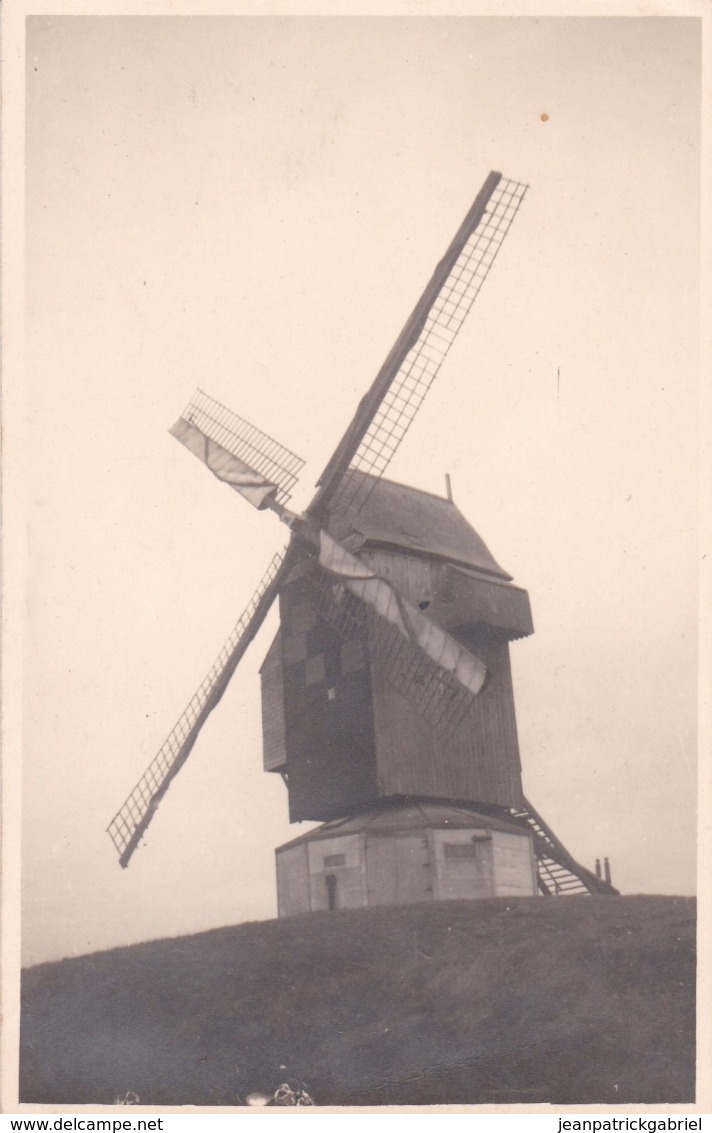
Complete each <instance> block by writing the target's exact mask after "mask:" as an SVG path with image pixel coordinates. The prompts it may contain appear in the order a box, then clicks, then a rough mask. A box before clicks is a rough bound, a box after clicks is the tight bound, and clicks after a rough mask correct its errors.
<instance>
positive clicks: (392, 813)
mask: <svg viewBox="0 0 712 1133" xmlns="http://www.w3.org/2000/svg"><path fill="white" fill-rule="evenodd" d="M426 827H429V828H432V827H435V828H436V829H450V830H469V829H478V830H480V829H482V830H503V831H506V832H508V833H521V826H520V825H519V824H518V823H516V822H508V821H507V820H506V819H502V818H498V817H495V816H494V815H489V814H483V813H482V812H480V811H476V810H474V809H473V808H470V807H467V806H463V805H461V804H453V803H438V802H429V801H426V800H423V801H422V802H415V801H414V802H411V803H406V804H403V803H399V804H398V805H397V806H393V805H391V804H390V803H388V804H381V805H380V806H374V807H371V808H369V809H368V810H363V811H360V812H359V813H358V814H352V815H349V816H348V817H347V818H334V819H331V821H329V822H324V823H323V824H322V825H321V826H317V827H316V828H315V829H314V830H310V831H308V832H307V833H306V834H300V835H299V837H298V838H293V839H292V840H291V841H290V842H285V843H284V844H283V845H282V846H278V847H277V852H279V851H280V850H286V849H288V848H291V847H292V846H298V845H300V843H302V842H313V841H318V840H319V839H322V838H336V837H338V836H340V835H345V834H360V833H361V832H362V831H367V832H368V833H370V834H396V833H400V832H402V831H404V830H422V829H423V828H426Z"/></svg>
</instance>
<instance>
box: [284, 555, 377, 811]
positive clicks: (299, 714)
mask: <svg viewBox="0 0 712 1133" xmlns="http://www.w3.org/2000/svg"><path fill="white" fill-rule="evenodd" d="M280 618H281V624H282V633H281V637H282V661H283V666H284V711H285V724H286V745H287V775H288V788H289V817H290V821H291V822H298V821H301V820H303V819H318V820H324V819H329V818H333V817H335V816H337V815H341V814H346V813H348V812H349V811H350V810H352V809H353V808H354V807H356V806H359V805H364V804H366V803H368V802H371V801H372V800H373V799H375V798H376V797H377V795H378V789H377V774H376V753H375V739H374V731H373V705H372V697H371V676H370V671H369V666H368V664H367V658H366V655H365V653H364V652H363V651H362V652H361V654H360V656H358V655H357V651H354V650H353V649H352V648H350V647H349V644H350V643H347V642H344V640H343V638H342V637H340V636H339V635H338V634H337V633H335V631H334V630H332V629H331V627H330V626H329V625H328V624H327V623H326V622H325V621H324V620H323V619H322V618H321V617H319V615H318V614H317V613H316V608H315V598H314V592H313V589H312V583H311V582H310V579H309V576H308V575H303V576H300V577H297V578H292V579H290V580H289V581H288V582H287V584H286V585H285V586H284V587H283V589H282V593H281V595H280Z"/></svg>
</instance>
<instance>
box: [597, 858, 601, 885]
mask: <svg viewBox="0 0 712 1133" xmlns="http://www.w3.org/2000/svg"><path fill="white" fill-rule="evenodd" d="M596 877H597V878H598V880H599V881H600V880H601V859H600V858H596Z"/></svg>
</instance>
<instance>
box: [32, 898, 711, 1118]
mask: <svg viewBox="0 0 712 1133" xmlns="http://www.w3.org/2000/svg"><path fill="white" fill-rule="evenodd" d="M694 916H695V906H694V901H693V900H692V899H689V898H678V897H620V898H605V897H580V898H577V897H568V898H558V899H557V898H551V899H544V898H520V899H506V898H497V899H491V900H486V901H472V902H468V901H451V902H442V903H433V904H422V905H408V906H402V907H396V908H381V909H364V910H354V911H342V912H335V913H322V914H310V915H307V916H304V917H296V918H293V919H290V920H284V921H267V922H258V923H250V924H243V925H238V926H236V927H233V928H223V929H218V930H215V931H212V932H205V933H200V934H198V935H195V936H187V937H182V938H177V939H173V940H159V941H155V942H152V943H148V944H140V945H134V946H133V947H130V948H120V949H115V950H113V951H110V952H97V953H93V954H92V955H89V956H83V957H79V958H77V959H72V960H63V961H61V962H59V963H54V964H43V965H40V966H37V967H34V968H29V969H27V970H26V971H25V973H24V978H23V1016H22V1055H21V1058H22V1070H21V1091H20V1097H21V1100H22V1101H26V1102H38V1103H39V1102H64V1103H69V1104H79V1103H88V1104H101V1103H111V1102H112V1101H114V1100H115V1098H116V1097H117V1096H120V1095H124V1094H125V1093H126V1091H127V1090H132V1091H134V1092H135V1093H136V1094H137V1095H138V1096H139V1098H140V1100H141V1103H143V1104H147V1105H148V1104H161V1105H181V1104H193V1105H200V1106H209V1105H238V1104H240V1102H241V1101H243V1100H244V1099H245V1098H246V1096H247V1094H248V1093H250V1092H251V1091H255V1090H261V1091H265V1092H268V1093H271V1092H272V1091H274V1089H275V1088H276V1087H277V1086H278V1085H279V1083H280V1082H282V1081H284V1080H285V1079H287V1078H291V1079H299V1080H301V1081H303V1082H304V1083H305V1084H306V1088H307V1089H308V1090H309V1092H310V1094H311V1095H312V1097H313V1098H314V1100H315V1102H316V1103H317V1104H321V1105H387V1104H411V1105H425V1104H444V1103H448V1102H449V1103H469V1104H482V1103H513V1102H518V1103H536V1102H558V1103H560V1104H567V1103H568V1104H572V1105H581V1104H585V1103H590V1104H602V1103H606V1102H610V1103H618V1104H620V1103H623V1102H632V1103H644V1102H648V1103H651V1104H658V1103H665V1102H669V1103H672V1102H678V1103H680V1102H689V1101H692V1100H694V981H695V965H694Z"/></svg>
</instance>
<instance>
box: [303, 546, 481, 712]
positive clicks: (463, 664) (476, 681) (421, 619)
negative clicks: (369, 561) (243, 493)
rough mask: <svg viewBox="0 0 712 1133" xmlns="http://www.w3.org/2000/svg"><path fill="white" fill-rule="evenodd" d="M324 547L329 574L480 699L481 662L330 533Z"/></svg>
mask: <svg viewBox="0 0 712 1133" xmlns="http://www.w3.org/2000/svg"><path fill="white" fill-rule="evenodd" d="M320 543H321V546H320V551H319V563H320V565H321V566H322V567H323V568H324V569H325V570H328V571H330V572H331V574H333V575H335V576H336V577H337V578H338V579H339V580H340V581H342V582H343V584H344V585H345V586H347V587H348V589H349V590H350V591H351V592H352V593H353V594H355V595H356V597H357V598H360V599H361V601H362V602H364V603H365V604H366V605H367V606H370V607H371V608H372V609H373V610H374V611H375V612H376V613H377V614H378V615H379V616H380V617H381V618H383V619H384V620H385V621H386V622H388V623H390V624H391V625H392V626H394V627H395V629H396V630H398V632H399V633H400V634H401V636H402V637H404V638H406V639H407V640H408V641H410V642H412V643H413V645H416V646H418V648H419V649H421V650H422V652H423V653H425V654H426V656H427V657H429V658H430V660H431V661H433V662H434V663H435V664H436V665H438V666H439V667H440V668H441V669H444V670H445V671H446V672H448V673H450V674H451V675H452V676H453V677H454V678H455V679H456V680H457V681H459V683H460V684H461V685H462V686H463V688H466V689H467V691H468V692H470V693H472V695H473V696H477V694H478V692H480V691H481V689H482V687H483V686H484V683H485V680H486V679H487V670H486V668H485V666H484V665H483V664H482V662H481V661H479V660H478V659H477V658H476V657H473V655H472V654H471V653H469V652H468V650H467V649H465V648H464V647H463V646H462V645H460V644H459V642H457V641H455V638H454V637H451V635H450V634H449V633H446V632H445V630H443V629H441V628H440V626H437V625H435V623H434V622H431V621H430V619H429V618H426V617H425V615H424V614H422V613H421V612H420V610H418V609H416V607H415V606H412V605H411V604H410V603H409V602H406V601H405V599H403V598H401V596H400V595H399V594H398V592H397V591H396V590H394V588H393V587H392V586H391V584H390V583H389V582H387V581H386V579H385V578H380V577H379V576H378V575H376V574H374V573H373V571H372V570H371V569H370V567H368V566H367V565H366V563H364V562H362V561H361V559H358V558H356V556H355V555H352V554H351V553H350V552H349V551H347V550H346V548H345V547H343V546H342V545H341V544H340V543H337V542H336V540H335V539H332V538H331V536H330V535H328V534H327V533H326V531H321V532H320Z"/></svg>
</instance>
